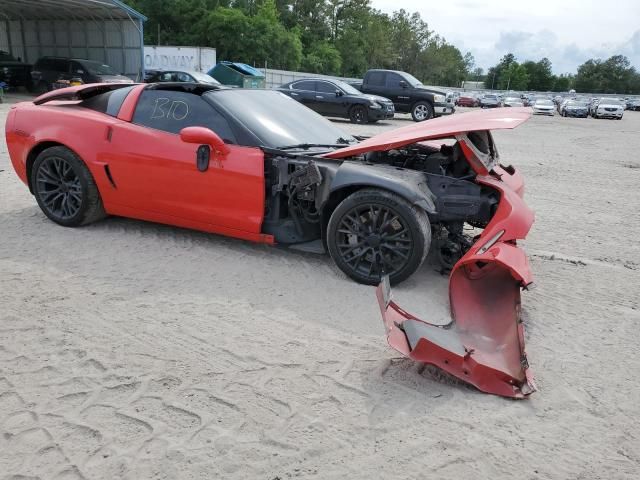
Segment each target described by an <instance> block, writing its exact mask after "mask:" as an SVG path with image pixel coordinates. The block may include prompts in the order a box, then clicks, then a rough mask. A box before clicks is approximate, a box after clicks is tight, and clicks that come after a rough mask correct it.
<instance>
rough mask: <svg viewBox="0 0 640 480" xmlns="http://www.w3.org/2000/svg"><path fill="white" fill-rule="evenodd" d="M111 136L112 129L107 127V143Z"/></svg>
mask: <svg viewBox="0 0 640 480" xmlns="http://www.w3.org/2000/svg"><path fill="white" fill-rule="evenodd" d="M112 135H113V128H111V127H107V142H110V141H111V136H112Z"/></svg>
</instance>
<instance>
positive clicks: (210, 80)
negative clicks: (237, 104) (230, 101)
mask: <svg viewBox="0 0 640 480" xmlns="http://www.w3.org/2000/svg"><path fill="white" fill-rule="evenodd" d="M189 74H190V75H191V76H192V77H193V78H195V79H196V80H198V81H199V82H204V83H211V84H212V85H220V82H219V81H217V80H216V79H215V78H213V77H212V76H210V75H207V74H206V73H200V72H189Z"/></svg>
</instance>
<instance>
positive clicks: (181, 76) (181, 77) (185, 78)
mask: <svg viewBox="0 0 640 480" xmlns="http://www.w3.org/2000/svg"><path fill="white" fill-rule="evenodd" d="M176 81H178V82H193V78H191V75H189V74H187V73H184V72H176Z"/></svg>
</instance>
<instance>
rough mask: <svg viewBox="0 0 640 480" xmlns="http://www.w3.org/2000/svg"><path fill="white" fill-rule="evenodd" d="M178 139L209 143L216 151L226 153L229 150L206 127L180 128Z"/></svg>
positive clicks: (201, 143)
mask: <svg viewBox="0 0 640 480" xmlns="http://www.w3.org/2000/svg"><path fill="white" fill-rule="evenodd" d="M180 139H181V140H182V141H183V142H186V143H198V144H200V145H209V146H210V147H211V148H212V149H213V150H214V151H215V152H216V153H218V154H220V155H227V154H228V153H229V152H230V150H229V147H228V146H227V144H226V143H224V140H222V139H221V138H220V137H219V136H218V134H217V133H216V132H214V131H212V130H210V129H208V128H206V127H186V128H183V129H182V130H180Z"/></svg>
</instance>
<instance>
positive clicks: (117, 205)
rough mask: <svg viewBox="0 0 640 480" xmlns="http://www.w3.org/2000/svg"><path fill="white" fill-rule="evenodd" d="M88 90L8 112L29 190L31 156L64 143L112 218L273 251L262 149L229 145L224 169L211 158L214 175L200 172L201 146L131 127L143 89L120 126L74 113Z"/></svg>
mask: <svg viewBox="0 0 640 480" xmlns="http://www.w3.org/2000/svg"><path fill="white" fill-rule="evenodd" d="M82 87H83V86H78V87H71V88H66V89H60V90H56V91H53V92H49V93H47V94H45V95H42V96H41V97H38V98H37V99H36V100H35V101H34V102H33V103H31V102H24V103H21V104H18V105H19V107H20V108H19V109H17V108H13V109H12V110H11V111H10V113H9V118H8V120H7V126H6V131H7V143H8V145H9V148H10V154H11V155H10V156H11V159H12V162H13V166H14V168H15V170H16V173H17V174H18V176H19V177H20V179H21V180H22V181H23V182H24V183H26V184H28V180H27V171H26V164H27V157H28V154H29V152H31V150H32V149H33V148H34V147H36V146H37V145H40V144H42V143H48V142H53V143H58V144H62V145H65V146H67V147H69V148H70V149H71V150H73V151H74V152H75V153H76V154H77V155H78V156H80V158H82V159H83V160H84V161H85V163H86V164H87V167H88V168H89V170H90V171H91V174H92V175H93V178H94V179H95V181H96V184H97V186H98V189H99V191H100V195H101V198H102V202H103V205H104V208H105V211H106V212H107V213H109V214H113V215H122V216H127V217H132V218H137V219H141V220H149V221H154V222H159V223H166V224H170V225H178V226H183V227H187V228H196V229H198V230H203V231H207V232H212V233H220V234H223V235H228V236H232V237H236V238H242V239H245V240H251V241H255V242H261V243H273V237H272V236H271V235H265V234H262V233H261V226H262V221H263V215H264V207H265V190H264V155H263V152H262V151H261V150H260V149H258V148H250V147H242V146H235V145H230V146H229V150H230V151H229V153H228V154H227V155H226V156H225V157H224V161H223V160H222V159H221V158H219V157H218V156H217V155H216V154H215V152H213V153H212V158H211V163H210V168H209V169H208V170H207V171H206V172H199V171H198V170H197V168H196V166H195V158H196V150H197V148H198V146H197V145H196V144H192V143H186V142H182V141H180V140H179V137H178V136H177V135H174V134H171V133H167V132H162V131H159V130H153V129H150V128H147V127H144V126H139V125H136V124H133V123H130V122H129V121H128V120H130V118H131V116H132V114H133V111H134V110H135V102H137V99H138V97H139V95H140V93H141V91H142V89H143V88H144V85H140V86H137V87H134V90H133V91H132V92H131V94H130V95H132V96H131V97H130V98H129V96H128V97H127V99H126V100H125V102H124V103H123V106H122V108H121V110H120V113H119V117H121V118H114V117H110V116H108V115H105V114H103V113H99V112H96V111H93V110H90V109H72V108H68V105H69V104H75V103H77V99H76V97H75V96H76V95H78V94H82V92H83V88H82ZM97 87H104V86H103V85H95V86H94V85H90V86H84V91H87V90H91V89H95V88H97ZM57 99H59V100H57ZM45 102H46V103H45ZM61 113H64V115H61ZM36 116H37V118H38V128H36V129H33V128H30V125H28V124H27V123H28V122H29V121H30V119H33V118H35V117H36ZM80 131H81V132H82V135H78V134H77V132H80ZM27 132H32V133H27ZM176 140H178V141H176ZM107 166H108V170H107V169H106V168H105V167H107ZM109 175H111V179H110V178H109Z"/></svg>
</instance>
